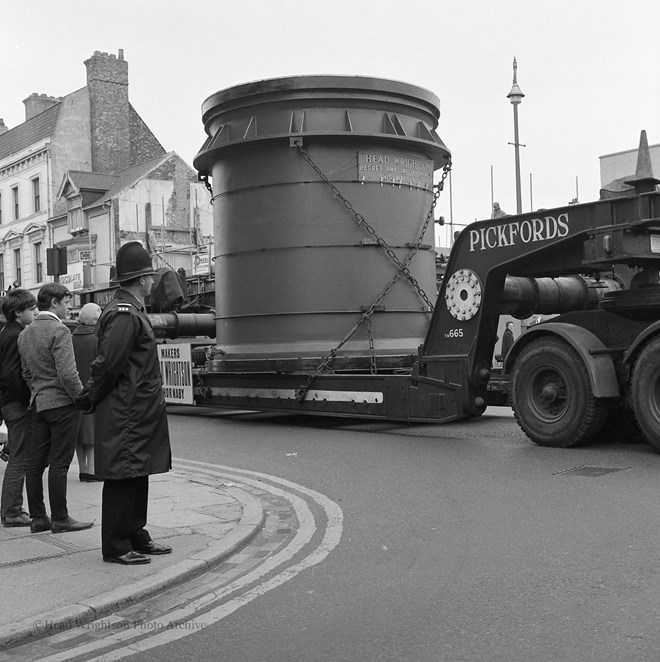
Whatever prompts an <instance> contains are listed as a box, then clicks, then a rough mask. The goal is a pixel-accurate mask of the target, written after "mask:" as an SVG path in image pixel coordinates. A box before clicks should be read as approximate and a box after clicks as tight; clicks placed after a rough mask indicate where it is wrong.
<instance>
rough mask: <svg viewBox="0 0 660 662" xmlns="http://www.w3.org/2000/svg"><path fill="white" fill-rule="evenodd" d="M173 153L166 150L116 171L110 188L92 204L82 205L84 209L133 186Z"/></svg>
mask: <svg viewBox="0 0 660 662" xmlns="http://www.w3.org/2000/svg"><path fill="white" fill-rule="evenodd" d="M173 154H174V152H168V153H167V154H163V155H162V156H158V157H157V158H155V159H151V161H146V162H145V163H140V164H139V165H136V166H131V167H130V168H126V169H125V170H119V171H117V172H116V173H115V174H114V175H112V176H113V177H115V182H114V184H113V185H112V188H110V189H109V190H108V192H107V193H106V194H105V195H102V196H101V197H100V198H99V199H98V200H95V201H94V202H93V203H92V204H90V205H87V206H86V207H84V209H92V208H93V207H98V206H99V205H102V204H103V203H104V202H107V201H108V200H111V199H112V198H114V197H115V196H116V195H117V194H118V193H120V192H121V191H123V190H124V189H126V188H128V187H130V186H133V184H135V183H136V182H138V181H139V180H140V179H142V178H143V177H145V175H147V174H148V173H149V172H151V171H152V170H154V169H155V168H157V167H158V166H159V165H160V164H161V163H164V162H165V161H167V159H169V158H170V157H171V156H172V155H173Z"/></svg>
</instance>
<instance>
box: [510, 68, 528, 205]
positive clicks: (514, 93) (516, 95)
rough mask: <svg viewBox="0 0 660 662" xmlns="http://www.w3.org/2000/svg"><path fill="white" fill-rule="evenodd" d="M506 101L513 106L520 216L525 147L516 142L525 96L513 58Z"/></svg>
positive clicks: (517, 195) (517, 193) (517, 201)
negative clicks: (521, 171)
mask: <svg viewBox="0 0 660 662" xmlns="http://www.w3.org/2000/svg"><path fill="white" fill-rule="evenodd" d="M506 96H507V99H509V100H510V101H511V105H512V106H513V140H514V142H513V143H509V145H513V146H514V149H515V153H516V213H517V214H522V193H521V190H520V148H521V147H525V145H521V144H520V142H519V140H518V105H519V104H520V102H521V101H522V99H523V97H524V96H525V95H524V94H523V93H522V90H521V89H520V88H519V87H518V63H517V62H516V58H515V57H514V58H513V85H512V87H511V92H509V94H507V95H506Z"/></svg>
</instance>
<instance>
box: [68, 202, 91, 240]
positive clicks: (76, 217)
mask: <svg viewBox="0 0 660 662" xmlns="http://www.w3.org/2000/svg"><path fill="white" fill-rule="evenodd" d="M66 209H67V217H68V219H69V232H70V233H71V234H75V233H77V232H82V231H83V230H86V229H87V223H86V219H85V217H84V216H83V210H82V196H80V195H76V196H74V197H71V198H67V200H66Z"/></svg>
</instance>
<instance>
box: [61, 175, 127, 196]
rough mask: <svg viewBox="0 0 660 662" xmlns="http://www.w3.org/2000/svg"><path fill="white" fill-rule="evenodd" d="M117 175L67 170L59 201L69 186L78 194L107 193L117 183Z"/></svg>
mask: <svg viewBox="0 0 660 662" xmlns="http://www.w3.org/2000/svg"><path fill="white" fill-rule="evenodd" d="M117 179H118V177H117V175H111V174H109V173H104V172H85V171H82V170H67V171H66V173H64V177H63V179H62V184H61V185H60V190H59V191H58V193H57V197H58V199H59V198H61V197H62V195H63V193H64V191H65V189H66V187H67V185H70V186H71V187H73V189H74V190H75V191H76V193H80V191H101V192H105V191H108V190H109V189H110V188H112V185H113V184H114V183H115V182H116V181H117Z"/></svg>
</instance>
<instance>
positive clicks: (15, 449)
mask: <svg viewBox="0 0 660 662" xmlns="http://www.w3.org/2000/svg"><path fill="white" fill-rule="evenodd" d="M36 309H37V300H36V299H35V298H34V295H33V294H32V293H31V292H28V291H27V290H23V289H20V288H15V289H13V290H10V291H9V292H8V293H7V296H6V297H5V299H4V301H3V302H2V313H3V315H4V316H5V319H6V320H7V324H6V325H5V327H4V328H3V329H2V331H0V413H2V418H3V419H4V420H5V423H6V425H7V437H8V442H9V458H8V462H7V468H6V470H5V477H4V479H3V481H2V500H1V501H0V519H1V520H2V525H3V526H30V516H29V515H28V514H27V513H26V512H25V511H24V510H23V486H24V484H25V469H26V466H27V443H28V438H29V436H30V417H29V415H28V407H29V405H30V389H29V388H28V386H27V384H26V383H25V381H24V379H23V376H22V375H21V356H20V354H19V353H18V336H19V334H20V333H21V331H22V330H23V329H24V328H25V327H26V326H27V325H28V324H30V323H31V322H32V320H33V319H34V315H35V312H36Z"/></svg>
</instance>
